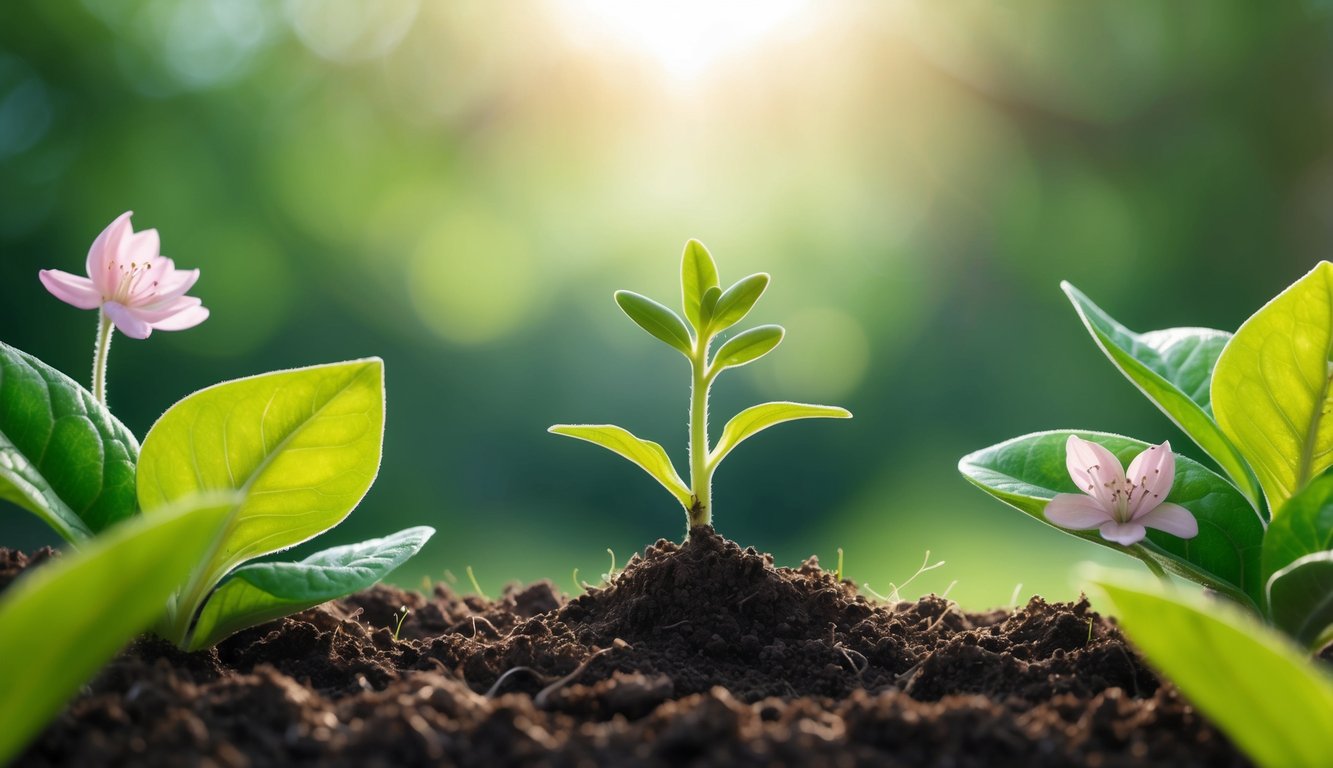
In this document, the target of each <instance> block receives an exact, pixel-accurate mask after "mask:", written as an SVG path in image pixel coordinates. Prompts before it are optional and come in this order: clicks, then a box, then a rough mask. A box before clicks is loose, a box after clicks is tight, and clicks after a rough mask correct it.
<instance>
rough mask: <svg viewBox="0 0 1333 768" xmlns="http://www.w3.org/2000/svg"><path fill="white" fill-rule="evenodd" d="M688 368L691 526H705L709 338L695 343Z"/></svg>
mask: <svg viewBox="0 0 1333 768" xmlns="http://www.w3.org/2000/svg"><path fill="white" fill-rule="evenodd" d="M694 346H695V349H694V356H693V357H691V358H690V368H691V369H692V373H693V376H694V380H693V383H692V385H691V387H690V492H691V493H692V494H693V495H694V506H693V507H692V508H691V509H690V511H689V514H690V527H691V528H693V527H695V526H697V525H708V524H709V523H710V522H711V521H712V519H713V504H712V492H713V489H712V485H713V477H712V475H713V473H712V472H711V471H710V470H709V467H708V390H709V388H710V387H711V386H712V384H713V381H712V379H711V378H710V377H709V376H708V370H707V369H708V338H707V337H706V336H705V335H704V334H699V338H698V339H696V340H695V343H694Z"/></svg>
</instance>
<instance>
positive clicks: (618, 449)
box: [546, 424, 694, 510]
mask: <svg viewBox="0 0 1333 768" xmlns="http://www.w3.org/2000/svg"><path fill="white" fill-rule="evenodd" d="M546 431H547V432H550V433H551V434H555V435H564V436H566V437H573V438H576V439H579V440H585V441H587V442H589V443H592V444H594V445H600V446H602V447H603V448H605V449H607V450H608V451H611V452H612V453H616V454H618V455H620V456H623V457H625V458H627V459H629V460H630V461H632V462H634V463H635V464H637V465H638V466H639V468H640V469H642V470H643V471H644V472H647V473H648V474H650V475H652V476H653V479H654V480H656V481H657V482H659V483H661V484H662V487H663V488H666V489H667V490H668V491H671V495H672V496H675V497H676V501H679V502H680V504H681V506H683V507H685V509H687V510H688V509H689V508H690V507H692V506H694V496H693V494H691V493H690V489H689V486H687V485H685V481H684V480H681V479H680V475H679V474H678V473H677V472H676V468H675V466H674V465H673V464H672V463H671V457H670V456H667V452H666V449H665V448H663V447H662V446H660V445H658V444H657V443H654V442H653V441H651V440H644V439H642V438H638V437H635V436H634V435H633V434H632V433H630V431H629V430H627V429H623V428H621V427H617V426H616V425H614V424H556V425H555V426H553V427H551V428H550V429H548V430H546Z"/></svg>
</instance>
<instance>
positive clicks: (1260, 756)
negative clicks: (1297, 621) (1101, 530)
mask: <svg viewBox="0 0 1333 768" xmlns="http://www.w3.org/2000/svg"><path fill="white" fill-rule="evenodd" d="M1094 583H1095V584H1096V585H1097V586H1098V587H1099V588H1100V589H1101V591H1102V592H1103V593H1104V595H1105V601H1104V602H1103V605H1105V604H1106V603H1109V606H1110V607H1111V609H1112V611H1113V612H1114V613H1115V616H1116V619H1117V620H1118V621H1119V622H1120V623H1121V625H1122V626H1123V627H1124V628H1125V631H1126V633H1127V634H1128V636H1129V638H1130V640H1132V641H1133V642H1134V644H1135V645H1136V646H1137V647H1138V649H1139V650H1140V651H1141V652H1142V653H1143V655H1144V656H1146V657H1147V658H1148V661H1149V662H1151V663H1152V665H1153V666H1154V667H1156V668H1157V669H1158V670H1159V671H1161V672H1162V673H1163V674H1164V675H1165V676H1166V677H1167V678H1169V679H1170V680H1171V681H1172V682H1173V683H1175V684H1176V685H1177V686H1178V687H1179V688H1180V690H1181V691H1183V692H1184V694H1185V695H1186V696H1187V697H1188V698H1189V699H1190V701H1191V702H1193V704H1194V705H1195V706H1197V707H1198V708H1199V710H1200V711H1202V712H1203V713H1204V714H1205V715H1207V716H1208V719H1209V720H1211V721H1213V722H1214V723H1216V724H1217V726H1218V727H1219V728H1221V729H1222V730H1223V731H1224V732H1225V733H1226V735H1227V736H1228V737H1229V738H1230V739H1231V740H1232V741H1233V742H1235V743H1236V744H1237V745H1238V746H1239V747H1240V748H1241V749H1242V750H1244V751H1245V753H1246V754H1247V755H1249V757H1250V758H1251V759H1252V760H1254V762H1255V763H1257V764H1258V765H1260V766H1266V767H1268V768H1307V767H1308V768H1318V767H1320V766H1326V765H1328V759H1329V756H1330V755H1333V679H1330V677H1329V676H1328V675H1327V674H1326V673H1325V672H1324V671H1323V670H1322V669H1320V668H1318V666H1317V665H1316V664H1314V663H1313V662H1311V661H1310V659H1309V658H1308V657H1306V656H1305V654H1303V653H1301V652H1300V650H1299V649H1297V648H1295V647H1293V646H1292V645H1290V644H1289V643H1288V642H1287V641H1286V640H1285V639H1284V638H1283V637H1281V636H1280V635H1278V634H1277V633H1275V632H1273V631H1272V630H1271V629H1269V628H1267V627H1264V626H1262V625H1260V624H1259V623H1258V622H1256V621H1255V620H1254V619H1253V618H1252V617H1251V616H1249V615H1246V614H1244V613H1242V612H1241V611H1239V610H1237V609H1235V608H1234V607H1233V606H1230V605H1226V604H1224V603H1220V602H1218V601H1205V600H1203V599H1202V598H1200V597H1197V596H1188V595H1186V594H1184V593H1181V592H1172V593H1165V592H1163V591H1162V588H1161V586H1160V585H1153V584H1150V583H1148V582H1145V581H1142V580H1138V579H1134V580H1130V579H1127V578H1125V577H1120V576H1109V575H1105V574H1102V575H1099V576H1097V577H1096V578H1095V581H1094ZM1099 602H1102V601H1099Z"/></svg>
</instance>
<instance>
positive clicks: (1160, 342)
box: [1060, 282, 1260, 508]
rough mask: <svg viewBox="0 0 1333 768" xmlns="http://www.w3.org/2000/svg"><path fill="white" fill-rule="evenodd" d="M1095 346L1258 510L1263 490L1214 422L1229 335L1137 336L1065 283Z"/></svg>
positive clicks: (1177, 332)
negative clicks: (1215, 386)
mask: <svg viewBox="0 0 1333 768" xmlns="http://www.w3.org/2000/svg"><path fill="white" fill-rule="evenodd" d="M1060 287H1062V288H1063V289H1064V291H1065V293H1066V294H1068V295H1069V300H1070V301H1071V302H1073V304H1074V309H1075V311H1077V312H1078V316H1079V318H1081V319H1082V320H1083V325H1084V326H1085V327H1087V329H1088V333H1090V334H1092V338H1093V340H1094V341H1096V342H1097V346H1098V347H1100V348H1101V350H1102V352H1104V353H1105V354H1106V356H1107V357H1108V358H1110V360H1111V362H1112V363H1113V364H1114V365H1115V367H1116V368H1118V369H1120V372H1121V373H1123V374H1124V375H1125V377H1126V378H1127V379H1129V380H1130V381H1131V382H1132V383H1133V384H1134V386H1136V387H1138V389H1139V391H1140V392H1142V393H1143V394H1144V395H1145V396H1146V397H1147V398H1148V399H1149V400H1151V401H1152V402H1153V404H1155V405H1156V406H1157V407H1158V408H1159V409H1161V411H1162V413H1165V414H1166V416H1167V418H1169V419H1171V421H1172V422H1173V423H1174V424H1175V425H1176V426H1178V427H1180V429H1181V431H1182V432H1184V433H1185V434H1187V435H1189V436H1190V438H1191V439H1193V440H1194V442H1196V443H1198V444H1199V447H1200V448H1202V449H1203V450H1204V452H1205V453H1207V454H1208V455H1209V456H1211V457H1212V459H1213V460H1214V461H1216V462H1217V464H1218V466H1220V467H1221V468H1222V470H1223V471H1224V472H1226V473H1227V475H1228V476H1230V478H1231V480H1232V482H1233V483H1235V485H1236V487H1237V488H1239V489H1240V492H1241V493H1243V494H1245V498H1247V499H1249V500H1250V502H1251V503H1252V504H1254V506H1255V507H1256V508H1258V507H1259V503H1260V496H1259V484H1258V481H1257V480H1256V479H1255V477H1254V473H1253V472H1252V471H1251V470H1250V468H1249V466H1248V465H1247V464H1246V463H1245V460H1244V459H1243V458H1241V455H1240V452H1239V451H1237V450H1236V446H1234V445H1232V443H1231V440H1229V439H1228V438H1227V436H1226V435H1225V434H1223V433H1222V430H1221V428H1220V427H1218V426H1217V422H1216V421H1214V420H1213V411H1212V404H1211V400H1210V394H1211V384H1212V379H1213V367H1214V366H1215V365H1216V364H1217V356H1218V355H1220V354H1221V353H1222V348H1223V347H1224V346H1226V343H1227V341H1228V340H1230V339H1231V334H1229V333H1227V332H1225V331H1215V330H1212V329H1210V328H1169V329H1167V330H1164V331H1152V332H1150V333H1142V334H1140V333H1135V332H1133V331H1131V330H1129V329H1128V328H1126V327H1125V326H1123V325H1121V324H1120V323H1117V322H1116V321H1115V320H1114V319H1113V318H1112V317H1111V316H1110V315H1108V314H1106V312H1104V311H1102V309H1101V308H1100V307H1098V306H1097V305H1096V304H1093V303H1092V301H1091V300H1089V299H1088V297H1087V296H1084V295H1083V294H1082V293H1081V292H1080V291H1079V290H1078V289H1077V288H1075V287H1074V286H1072V285H1070V284H1069V283H1067V282H1066V283H1061V284H1060Z"/></svg>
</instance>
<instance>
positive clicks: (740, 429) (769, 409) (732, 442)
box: [708, 401, 852, 467]
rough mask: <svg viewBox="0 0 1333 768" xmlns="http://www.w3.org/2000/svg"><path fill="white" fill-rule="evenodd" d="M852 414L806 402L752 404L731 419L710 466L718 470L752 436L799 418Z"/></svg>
mask: <svg viewBox="0 0 1333 768" xmlns="http://www.w3.org/2000/svg"><path fill="white" fill-rule="evenodd" d="M851 417H852V413H851V411H849V410H847V409H846V408H839V407H837V406H833V405H807V404H805V403H789V402H785V401H783V402H776V403H760V404H759V405H752V406H750V407H749V408H746V409H745V410H743V411H741V412H740V413H738V414H736V415H735V416H732V417H731V421H728V422H727V425H726V426H725V427H723V428H722V437H721V438H719V439H718V441H717V445H716V446H714V447H713V451H712V453H710V454H709V455H708V466H709V467H716V466H717V465H718V464H720V463H721V462H722V459H724V458H726V456H727V454H728V453H731V451H732V449H734V448H735V447H736V446H738V445H740V444H741V442H742V441H744V440H745V439H746V438H748V437H752V436H754V435H755V434H757V433H759V432H762V431H764V430H765V429H768V428H769V427H772V426H774V425H777V424H781V423H782V422H784V421H796V420H797V419H850V418H851Z"/></svg>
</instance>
